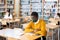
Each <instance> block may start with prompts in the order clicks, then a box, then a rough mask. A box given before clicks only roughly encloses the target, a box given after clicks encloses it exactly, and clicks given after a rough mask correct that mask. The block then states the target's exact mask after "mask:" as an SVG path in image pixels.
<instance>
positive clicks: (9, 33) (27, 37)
mask: <svg viewBox="0 0 60 40" xmlns="http://www.w3.org/2000/svg"><path fill="white" fill-rule="evenodd" d="M14 30H15V32H18V34H20V33H21V32H19V31H20V29H14ZM16 30H17V31H16ZM13 32H14V31H13V29H3V30H0V36H3V37H6V38H8V39H9V40H10V39H20V40H34V39H36V38H38V37H40V36H36V35H31V34H27V33H26V34H24V35H22V36H19V35H17V34H16V33H15V34H13Z"/></svg>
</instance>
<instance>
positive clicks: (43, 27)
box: [25, 19, 46, 36]
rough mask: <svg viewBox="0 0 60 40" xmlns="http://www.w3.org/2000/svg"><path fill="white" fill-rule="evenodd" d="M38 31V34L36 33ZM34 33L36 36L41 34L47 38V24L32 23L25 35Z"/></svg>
mask: <svg viewBox="0 0 60 40" xmlns="http://www.w3.org/2000/svg"><path fill="white" fill-rule="evenodd" d="M35 30H36V32H34V31H35ZM28 32H34V33H35V34H40V35H42V36H46V23H45V21H44V20H42V19H41V20H39V22H38V23H36V24H34V22H32V21H31V22H30V23H29V24H28V25H27V27H26V28H25V33H28Z"/></svg>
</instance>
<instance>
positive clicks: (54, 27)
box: [46, 24, 59, 40]
mask: <svg viewBox="0 0 60 40" xmlns="http://www.w3.org/2000/svg"><path fill="white" fill-rule="evenodd" d="M46 27H47V28H48V29H49V30H52V40H54V38H53V37H54V35H53V34H54V30H56V29H57V30H58V28H59V26H58V25H55V24H54V25H53V24H47V25H46ZM58 31H59V30H58ZM57 34H58V32H57ZM50 40H51V39H50Z"/></svg>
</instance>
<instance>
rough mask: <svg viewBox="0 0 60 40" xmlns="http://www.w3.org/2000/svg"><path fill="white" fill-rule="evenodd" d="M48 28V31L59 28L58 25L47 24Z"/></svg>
mask: <svg viewBox="0 0 60 40" xmlns="http://www.w3.org/2000/svg"><path fill="white" fill-rule="evenodd" d="M46 27H47V28H48V29H56V28H59V26H58V25H53V24H46Z"/></svg>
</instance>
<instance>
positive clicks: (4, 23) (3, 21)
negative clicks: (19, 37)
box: [0, 19, 20, 28]
mask: <svg viewBox="0 0 60 40" xmlns="http://www.w3.org/2000/svg"><path fill="white" fill-rule="evenodd" d="M19 21H20V19H15V20H13V19H11V20H9V19H8V20H6V19H0V22H1V23H2V25H7V23H9V28H10V23H15V22H19ZM19 23H20V22H19Z"/></svg>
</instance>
